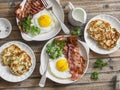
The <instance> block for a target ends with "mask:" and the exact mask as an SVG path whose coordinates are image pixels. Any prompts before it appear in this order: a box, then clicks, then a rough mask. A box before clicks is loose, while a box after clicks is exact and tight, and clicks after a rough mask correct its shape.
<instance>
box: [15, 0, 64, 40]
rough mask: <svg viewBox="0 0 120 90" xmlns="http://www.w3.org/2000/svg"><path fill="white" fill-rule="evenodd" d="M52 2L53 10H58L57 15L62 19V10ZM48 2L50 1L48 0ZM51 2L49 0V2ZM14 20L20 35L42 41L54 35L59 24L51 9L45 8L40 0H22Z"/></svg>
mask: <svg viewBox="0 0 120 90" xmlns="http://www.w3.org/2000/svg"><path fill="white" fill-rule="evenodd" d="M55 1H56V2H57V3H58V5H59V6H57V8H56V5H55V4H54V3H53V11H54V10H55V11H58V12H57V13H58V15H59V16H58V17H59V18H60V19H61V21H64V12H63V9H62V7H61V5H60V4H59V0H55ZM49 2H50V1H49ZM50 3H51V2H50ZM15 13H16V21H17V25H18V27H19V29H20V31H21V36H22V38H23V39H24V40H26V41H44V40H48V39H50V38H52V37H54V36H56V35H57V34H58V33H59V32H60V30H61V25H60V23H59V22H58V20H57V18H56V17H55V16H54V14H53V13H52V11H51V10H47V9H46V8H45V7H44V5H43V3H42V1H41V0H23V2H22V3H21V4H20V5H18V7H17V9H16V12H15Z"/></svg>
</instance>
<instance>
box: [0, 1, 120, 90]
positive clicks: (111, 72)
mask: <svg viewBox="0 0 120 90" xmlns="http://www.w3.org/2000/svg"><path fill="white" fill-rule="evenodd" d="M21 1H22V0H0V17H5V18H8V19H9V20H10V22H11V23H12V28H13V29H12V33H11V34H10V36H9V37H7V38H5V39H0V46H1V45H3V44H4V43H6V42H9V41H13V40H16V41H21V42H24V43H26V44H27V45H29V46H30V47H31V48H32V49H33V51H34V53H35V56H36V59H37V65H36V67H35V70H34V72H33V74H32V75H31V76H30V77H29V78H28V79H27V80H24V81H22V82H19V83H9V82H6V81H5V80H3V79H2V78H0V90H56V89H57V90H63V89H65V90H115V83H116V75H117V74H118V73H120V49H119V50H118V51H116V52H114V53H112V54H109V55H99V54H96V53H94V52H92V51H90V54H89V56H90V63H89V67H88V70H87V72H86V74H85V76H84V77H82V78H81V79H80V80H78V81H77V82H75V83H73V84H69V85H61V84H58V83H55V82H53V81H51V80H49V79H47V82H46V87H45V88H40V87H39V86H38V83H39V80H40V78H41V75H40V74H39V66H40V63H41V62H40V53H41V50H42V48H43V46H44V45H45V43H46V42H47V41H42V42H36V41H32V42H27V41H25V40H23V39H22V37H21V34H20V31H19V29H18V27H17V24H16V18H15V8H16V6H17V5H18V4H19V3H20V2H21ZM69 1H70V2H72V3H73V5H74V6H75V7H82V8H84V9H85V10H86V12H87V15H88V17H87V22H88V21H89V20H90V19H91V18H92V17H94V16H95V15H98V14H103V13H104V14H110V15H113V16H115V17H117V18H118V19H119V20H120V0H61V4H62V6H63V8H64V11H65V24H66V25H67V26H68V27H69V29H70V30H71V31H72V30H73V29H74V27H73V26H71V25H70V24H69V22H68V20H67V15H68V10H67V9H66V8H65V6H66V4H67V3H68V2H69ZM84 27H85V25H83V26H82V27H81V29H82V31H84ZM58 35H64V33H63V31H61V32H60V33H59V34H58ZM79 39H80V40H83V41H84V35H83V34H82V35H81V36H80V37H79ZM97 58H102V59H103V60H104V61H105V62H107V63H108V65H107V66H106V67H104V68H103V69H102V70H100V69H95V68H93V65H94V62H95V61H96V59H97ZM94 71H98V72H100V75H99V79H98V80H91V79H90V76H91V73H92V72H94Z"/></svg>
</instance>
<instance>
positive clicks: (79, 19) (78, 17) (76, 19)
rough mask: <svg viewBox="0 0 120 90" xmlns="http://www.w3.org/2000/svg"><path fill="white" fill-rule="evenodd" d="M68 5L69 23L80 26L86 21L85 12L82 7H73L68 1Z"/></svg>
mask: <svg viewBox="0 0 120 90" xmlns="http://www.w3.org/2000/svg"><path fill="white" fill-rule="evenodd" d="M68 7H69V8H70V11H69V14H68V20H69V22H70V24H72V25H73V26H80V25H81V24H84V23H85V22H86V19H87V14H86V11H85V10H84V9H83V8H79V7H78V8H75V7H74V6H73V4H72V3H71V2H69V3H68Z"/></svg>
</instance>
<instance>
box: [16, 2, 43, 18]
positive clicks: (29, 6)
mask: <svg viewBox="0 0 120 90" xmlns="http://www.w3.org/2000/svg"><path fill="white" fill-rule="evenodd" d="M43 9H44V5H43V4H42V2H41V0H26V2H25V5H24V8H23V10H22V6H20V5H18V7H17V9H16V11H15V13H16V16H17V18H18V19H21V18H24V17H26V16H27V15H31V16H34V15H35V14H36V13H38V12H39V11H41V10H43Z"/></svg>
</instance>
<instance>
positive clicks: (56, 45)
mask: <svg viewBox="0 0 120 90" xmlns="http://www.w3.org/2000/svg"><path fill="white" fill-rule="evenodd" d="M64 45H65V41H64V40H62V41H59V42H58V41H57V40H54V41H53V42H52V44H48V45H47V46H46V52H47V54H48V55H49V57H50V58H51V59H56V58H58V57H60V56H61V55H62V52H63V48H64Z"/></svg>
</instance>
